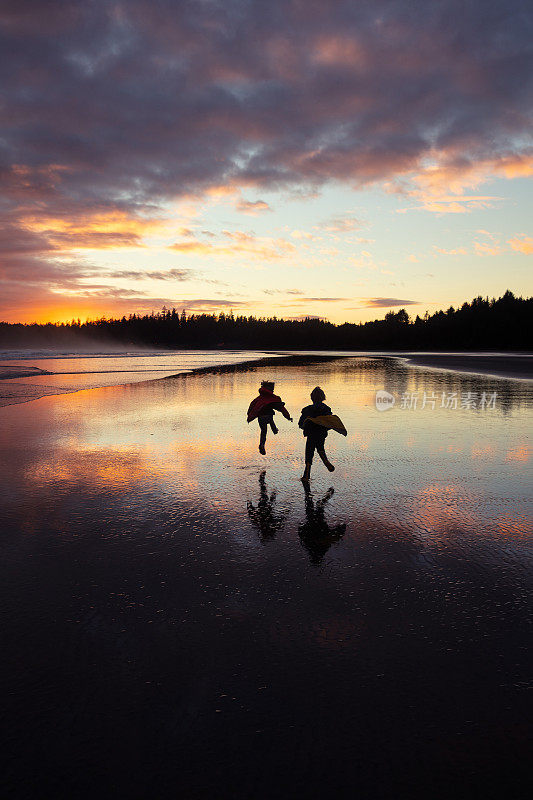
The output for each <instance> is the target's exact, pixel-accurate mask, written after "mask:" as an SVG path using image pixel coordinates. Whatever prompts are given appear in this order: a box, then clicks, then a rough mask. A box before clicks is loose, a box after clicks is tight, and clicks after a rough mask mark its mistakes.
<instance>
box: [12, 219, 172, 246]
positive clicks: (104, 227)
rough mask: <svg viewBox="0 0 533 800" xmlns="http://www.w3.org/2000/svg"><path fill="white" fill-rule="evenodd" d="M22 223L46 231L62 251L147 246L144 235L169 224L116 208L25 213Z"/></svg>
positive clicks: (34, 230) (44, 232) (29, 228)
mask: <svg viewBox="0 0 533 800" xmlns="http://www.w3.org/2000/svg"><path fill="white" fill-rule="evenodd" d="M21 224H22V225H23V226H24V227H25V228H26V229H27V230H30V231H32V232H35V233H42V234H44V235H45V236H46V238H47V239H48V241H49V242H50V244H51V245H52V246H53V247H54V248H57V249H59V250H82V249H90V250H93V249H98V250H100V249H102V250H103V249H111V248H117V247H143V246H144V245H143V243H142V237H143V236H145V235H147V234H149V233H152V232H154V231H155V230H157V229H158V228H160V227H161V226H162V225H164V224H166V220H161V219H154V218H151V219H144V218H140V217H136V216H133V215H131V214H128V213H126V212H125V211H120V210H118V209H112V210H109V211H104V212H101V211H97V212H86V213H84V214H78V215H76V214H74V215H73V216H69V217H54V216H49V215H46V214H39V215H35V214H32V215H26V216H23V217H22V218H21Z"/></svg>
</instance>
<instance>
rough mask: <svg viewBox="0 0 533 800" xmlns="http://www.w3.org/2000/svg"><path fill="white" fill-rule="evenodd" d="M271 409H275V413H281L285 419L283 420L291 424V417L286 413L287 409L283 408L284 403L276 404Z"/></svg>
mask: <svg viewBox="0 0 533 800" xmlns="http://www.w3.org/2000/svg"><path fill="white" fill-rule="evenodd" d="M273 408H275V409H276V411H281V413H282V414H283V416H284V417H285V419H288V420H289V422H292V417H291V415H290V414H289V412H288V411H287V409H286V408H285V403H283V402H281V403H276V404H275V405H274V406H273Z"/></svg>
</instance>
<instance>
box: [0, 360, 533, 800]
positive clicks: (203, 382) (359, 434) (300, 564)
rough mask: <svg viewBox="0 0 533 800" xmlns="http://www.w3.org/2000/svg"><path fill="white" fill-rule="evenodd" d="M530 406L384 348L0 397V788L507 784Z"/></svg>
mask: <svg viewBox="0 0 533 800" xmlns="http://www.w3.org/2000/svg"><path fill="white" fill-rule="evenodd" d="M262 379H271V380H275V382H276V392H277V393H279V394H280V395H281V396H282V398H283V399H284V400H285V402H286V405H287V408H288V409H289V411H290V412H291V414H292V416H293V417H294V419H295V421H294V422H293V423H290V422H288V421H287V420H285V419H284V418H282V417H281V416H280V415H279V414H278V415H276V421H277V424H278V427H279V433H278V435H277V436H274V435H272V433H269V435H268V439H267V445H266V447H267V455H266V456H264V457H263V456H261V455H260V454H259V453H258V450H257V445H258V439H259V430H258V426H257V423H256V422H254V423H252V424H250V425H247V423H246V410H247V407H248V404H249V402H250V400H251V399H252V398H253V397H254V396H255V394H256V391H257V388H258V385H259V382H260V380H262ZM317 384H319V385H320V386H322V387H323V389H324V391H325V392H326V395H327V400H326V402H327V403H328V404H329V405H330V406H332V409H333V411H334V413H337V414H338V415H339V416H340V417H341V418H342V420H343V422H344V423H345V425H346V428H347V429H348V436H347V437H346V438H344V437H341V436H340V435H338V434H336V433H335V432H331V433H330V434H329V436H328V439H327V441H326V451H327V452H328V455H329V457H330V459H331V461H332V462H333V463H334V464H335V466H336V470H335V472H333V473H331V474H330V473H328V472H327V471H326V470H325V468H324V466H323V465H322V464H321V463H320V461H319V460H318V459H315V463H314V464H313V471H312V478H311V485H310V490H309V491H308V492H307V491H305V490H304V487H303V485H302V483H301V482H300V481H299V477H300V476H301V474H302V470H303V449H304V439H303V436H302V435H301V431H300V430H299V429H298V427H297V424H296V423H297V420H298V416H299V412H300V410H301V408H302V406H304V405H307V403H308V402H309V392H310V390H311V389H312V388H313V387H314V386H316V385H317ZM378 391H382V392H387V393H388V395H389V397H392V398H393V400H394V403H393V404H392V401H390V400H389V402H388V405H387V408H388V410H378V409H377V408H376V392H378ZM532 423H533V384H532V383H531V382H527V381H522V382H520V381H511V380H503V379H496V378H490V377H479V376H478V377H475V376H472V375H460V374H456V373H451V372H445V371H442V372H437V371H432V370H425V369H423V368H420V367H419V368H416V369H415V368H411V367H408V366H406V365H404V364H402V363H399V362H397V361H394V360H392V359H386V358H385V359H383V358H377V359H373V358H358V359H355V358H337V359H333V360H324V361H316V362H312V361H309V360H307V359H304V358H299V357H295V358H294V359H293V361H292V362H287V361H286V360H283V361H279V362H277V363H276V362H275V361H272V363H271V364H269V365H268V366H266V365H261V366H257V365H250V364H248V365H244V366H243V365H241V366H238V365H235V366H229V367H214V368H213V369H212V371H210V372H205V373H190V374H183V375H178V376H176V377H172V378H165V379H162V380H151V381H147V382H142V383H135V384H131V385H122V386H112V387H106V388H95V389H90V390H86V391H79V392H77V393H76V394H60V395H55V396H47V397H42V398H41V399H39V400H35V401H33V402H31V403H24V404H15V405H8V406H5V407H3V408H0V452H1V454H2V475H1V481H0V512H1V518H2V528H1V548H2V559H1V562H0V563H1V566H0V570H1V573H0V592H1V596H2V603H1V606H2V609H3V610H4V621H3V625H2V628H3V644H4V647H3V654H4V655H3V659H2V664H1V666H0V678H1V684H2V696H3V698H4V710H3V716H4V722H5V731H6V735H5V740H4V741H3V743H2V748H1V752H2V754H3V757H4V759H5V762H6V766H5V767H4V786H5V796H6V797H10V798H12V797H40V796H45V795H47V794H50V795H51V796H53V797H55V798H59V797H65V798H74V797H75V798H79V797H98V796H107V795H108V794H109V795H111V794H113V796H115V797H120V798H147V797H153V798H162V797H165V798H166V797H175V798H211V797H223V798H266V797H269V798H270V797H282V798H295V797H298V798H299V797H302V798H322V797H325V796H328V797H330V796H332V797H350V798H351V797H360V798H367V797H368V798H381V797H383V798H389V797H390V798H393V797H394V798H398V797H406V798H407V797H409V798H411V797H424V798H435V797H447V798H448V797H452V796H455V795H457V796H462V797H472V798H473V797H484V798H488V797H493V796H496V795H495V787H496V786H499V785H501V782H502V781H503V782H504V784H503V785H504V787H505V797H506V798H511V797H512V798H515V797H516V798H518V797H524V796H527V794H526V792H527V793H530V790H531V788H533V785H532V780H531V769H530V764H529V758H530V746H531V733H532V727H533V726H532V723H531V720H532V719H533V675H532V666H533V659H532V656H531V643H532V642H531V631H532V627H531V625H532V619H533V614H532V611H533V604H532V588H533V571H532V566H533V501H532V497H531V478H532V449H531V431H532V429H533V425H532Z"/></svg>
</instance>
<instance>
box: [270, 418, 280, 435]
mask: <svg viewBox="0 0 533 800" xmlns="http://www.w3.org/2000/svg"><path fill="white" fill-rule="evenodd" d="M270 427H271V428H272V433H277V432H278V429H277V426H276V423H275V422H274V417H272V418H271V420H270Z"/></svg>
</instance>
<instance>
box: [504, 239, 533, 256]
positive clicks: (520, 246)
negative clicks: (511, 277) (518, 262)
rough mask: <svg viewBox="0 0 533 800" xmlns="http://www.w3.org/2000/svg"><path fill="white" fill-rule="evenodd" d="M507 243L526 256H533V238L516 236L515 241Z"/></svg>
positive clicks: (509, 240)
mask: <svg viewBox="0 0 533 800" xmlns="http://www.w3.org/2000/svg"><path fill="white" fill-rule="evenodd" d="M507 243H508V244H510V245H511V247H512V248H513V250H516V251H517V252H518V253H523V254H524V255H525V256H530V255H531V254H533V237H531V236H525V235H524V234H522V235H521V236H515V237H514V239H508V240H507Z"/></svg>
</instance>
